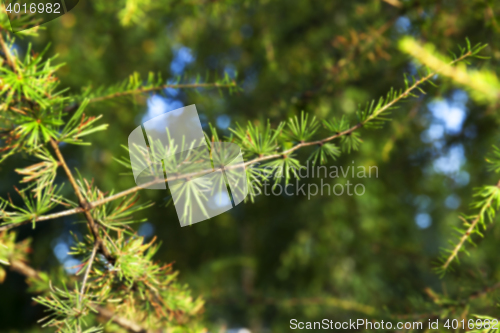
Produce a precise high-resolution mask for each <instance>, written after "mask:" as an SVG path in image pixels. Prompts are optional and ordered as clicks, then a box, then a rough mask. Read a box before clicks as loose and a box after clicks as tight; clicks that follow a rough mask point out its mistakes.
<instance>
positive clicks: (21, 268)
mask: <svg viewBox="0 0 500 333" xmlns="http://www.w3.org/2000/svg"><path fill="white" fill-rule="evenodd" d="M9 267H10V269H11V270H12V271H14V272H17V273H19V274H21V275H24V276H26V277H27V278H31V279H35V280H36V279H41V277H40V273H39V272H38V271H37V270H36V269H34V268H32V267H31V266H29V265H28V264H26V263H24V262H22V261H20V260H12V261H10V266H9ZM93 308H94V309H95V310H96V311H97V312H98V313H99V315H100V316H101V317H103V318H105V319H107V320H112V321H113V322H114V323H116V324H118V325H120V326H121V327H122V328H124V329H126V330H127V331H129V332H133V333H146V332H147V330H146V329H144V328H142V327H141V326H140V325H139V324H137V323H135V322H133V321H132V320H129V319H127V318H123V317H120V316H117V315H116V314H115V313H113V311H111V310H109V309H107V308H105V307H102V306H95V307H93Z"/></svg>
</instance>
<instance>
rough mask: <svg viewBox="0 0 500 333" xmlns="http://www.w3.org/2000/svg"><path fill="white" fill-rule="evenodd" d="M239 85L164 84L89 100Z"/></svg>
mask: <svg viewBox="0 0 500 333" xmlns="http://www.w3.org/2000/svg"><path fill="white" fill-rule="evenodd" d="M235 87H237V85H236V82H234V81H233V82H231V83H227V84H221V83H217V82H214V83H192V84H189V83H186V84H164V85H162V86H157V87H150V88H143V87H141V88H137V89H132V90H127V91H122V92H116V93H112V94H109V95H105V96H99V97H95V98H91V99H90V100H89V102H90V103H95V102H101V101H104V100H108V99H112V98H118V97H123V96H127V95H138V94H144V93H148V92H152V91H156V90H163V89H167V88H173V89H190V88H235Z"/></svg>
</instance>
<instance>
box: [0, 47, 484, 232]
mask: <svg viewBox="0 0 500 333" xmlns="http://www.w3.org/2000/svg"><path fill="white" fill-rule="evenodd" d="M474 54H475V53H474V52H473V51H471V50H469V51H467V52H464V53H463V54H462V55H461V56H460V57H458V58H456V59H455V60H453V61H451V62H450V65H453V64H455V63H457V62H460V61H462V60H464V59H465V58H467V57H470V56H472V55H474ZM436 74H437V73H436V72H430V73H428V74H427V75H426V76H423V77H422V78H420V79H419V80H415V81H414V83H413V84H412V85H409V84H408V82H406V85H407V87H406V89H405V90H403V91H401V92H400V93H399V94H397V95H395V94H393V92H392V91H391V92H390V93H389V95H388V98H387V101H386V102H385V103H382V102H383V100H382V99H381V100H380V101H379V104H377V106H375V108H374V107H373V103H372V105H371V106H370V108H369V109H367V110H365V111H363V112H362V117H363V118H362V119H361V120H360V121H359V122H358V123H357V124H356V125H354V126H351V127H349V128H347V129H345V130H342V131H339V132H337V133H335V134H333V135H331V136H328V137H326V138H324V139H320V140H314V141H308V142H300V143H298V144H296V145H295V146H293V147H291V148H289V149H287V150H284V151H281V152H279V153H274V154H267V155H262V156H259V157H256V158H253V159H251V160H249V161H247V162H245V167H246V166H249V165H252V164H257V163H260V162H264V161H268V160H273V159H277V158H287V157H288V156H289V155H291V154H292V153H293V152H295V151H297V150H299V149H301V148H304V147H309V146H323V145H325V144H327V143H328V142H330V141H333V140H335V139H338V138H342V137H349V136H352V135H353V134H354V133H355V132H356V131H357V130H358V129H360V128H362V127H364V126H367V125H368V124H370V123H371V122H374V123H377V122H380V121H383V120H387V119H380V116H382V115H384V114H385V113H386V112H388V111H389V110H390V109H392V108H393V107H394V106H395V105H396V104H397V103H398V102H400V101H401V100H403V99H405V98H408V97H409V96H414V94H413V92H414V91H415V90H417V89H419V90H421V88H420V86H421V85H422V84H423V83H425V82H427V81H429V80H430V79H431V78H432V77H434V76H435V75H436ZM376 125H377V124H376ZM340 127H342V126H340ZM374 127H375V128H376V127H377V126H374ZM63 167H64V165H63ZM234 167H239V166H234ZM228 168H231V167H228ZM66 170H67V171H66ZM65 171H66V173H68V171H69V169H67V166H66V168H65ZM206 172H207V171H201V172H193V173H189V174H184V175H181V176H177V177H171V178H170V179H163V178H161V179H155V180H152V181H150V182H148V183H145V184H141V186H134V187H131V188H129V189H127V190H124V191H121V192H118V193H116V194H113V195H110V196H108V197H106V198H102V199H99V200H95V201H93V202H86V201H84V202H85V203H84V206H82V207H81V208H72V209H68V210H66V211H62V212H59V213H54V214H51V215H50V216H40V217H36V218H35V219H34V221H35V222H38V221H47V220H50V219H53V218H57V217H59V216H67V215H72V214H76V213H81V212H85V214H86V216H87V214H88V215H89V216H90V213H89V211H90V210H91V209H93V208H96V207H98V206H101V205H104V204H106V203H109V202H112V201H114V200H117V199H119V198H121V197H124V196H127V195H130V194H134V193H136V192H138V191H140V190H141V189H143V188H147V187H148V186H150V185H154V184H157V183H161V182H167V181H172V180H178V179H185V178H190V177H196V176H200V175H202V174H204V173H206ZM73 182H74V179H73ZM74 184H75V186H76V182H74ZM72 185H73V183H72ZM75 186H73V187H74V188H75ZM90 218H91V216H90ZM32 221H33V220H30V221H24V222H20V223H16V224H12V225H7V226H5V227H3V228H0V231H2V230H6V229H10V228H13V227H17V226H19V225H22V224H27V223H31V222H32Z"/></svg>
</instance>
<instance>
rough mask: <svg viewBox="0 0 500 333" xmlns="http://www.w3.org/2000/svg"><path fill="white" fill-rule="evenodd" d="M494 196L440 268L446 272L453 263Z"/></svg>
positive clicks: (499, 183)
mask: <svg viewBox="0 0 500 333" xmlns="http://www.w3.org/2000/svg"><path fill="white" fill-rule="evenodd" d="M496 187H498V188H500V181H499V182H498V183H497V185H496ZM494 196H495V194H492V195H490V197H489V198H488V200H487V202H486V204H485V205H484V206H483V207H481V210H480V211H479V213H478V214H477V215H476V217H475V218H474V220H473V221H472V222H471V223H470V225H469V228H467V231H466V232H465V233H464V234H463V235H462V237H460V241H459V242H458V243H457V245H455V247H454V248H453V251H451V254H450V255H449V256H448V259H446V262H445V263H444V264H443V266H442V268H443V269H444V270H446V269H447V268H448V267H449V266H450V264H451V263H452V262H453V260H454V259H455V258H456V257H457V256H458V252H460V249H461V248H462V246H463V245H464V243H465V241H466V240H467V239H468V238H469V237H470V236H471V234H472V232H473V231H474V229H475V228H476V227H477V224H478V223H479V221H481V217H482V216H483V215H484V213H485V212H486V210H487V209H488V208H489V207H490V206H491V203H492V201H493V198H494Z"/></svg>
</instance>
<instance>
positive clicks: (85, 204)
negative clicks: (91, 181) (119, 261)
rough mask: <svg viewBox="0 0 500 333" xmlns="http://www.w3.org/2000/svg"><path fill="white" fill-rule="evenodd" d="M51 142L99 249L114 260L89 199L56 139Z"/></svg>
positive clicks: (109, 258) (107, 257) (110, 259)
mask: <svg viewBox="0 0 500 333" xmlns="http://www.w3.org/2000/svg"><path fill="white" fill-rule="evenodd" d="M50 144H51V145H52V148H53V149H54V152H55V153H56V156H57V159H58V160H59V162H60V163H61V166H62V167H63V169H64V172H65V173H66V176H68V179H69V182H70V184H71V186H72V187H73V190H74V191H75V194H76V196H77V198H78V201H79V203H80V207H81V208H82V209H83V214H84V215H85V218H86V219H87V222H88V225H89V228H90V231H91V232H92V234H93V236H94V240H95V241H96V243H97V244H98V245H99V249H100V251H101V253H102V254H103V255H104V256H105V257H106V259H108V260H109V261H111V262H114V257H113V256H112V255H111V253H110V252H109V250H108V249H107V247H106V246H105V245H104V242H103V241H102V239H101V236H100V235H99V227H98V225H97V224H96V223H95V221H94V218H93V217H92V214H90V208H91V205H90V204H89V203H88V201H87V200H86V199H85V197H84V196H83V194H82V193H81V191H80V188H79V187H78V184H77V183H76V181H75V178H74V177H73V174H72V173H71V170H70V169H69V167H68V165H67V164H66V161H65V160H64V157H63V155H62V154H61V151H60V150H59V146H58V143H57V142H56V141H55V140H54V139H51V140H50Z"/></svg>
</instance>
